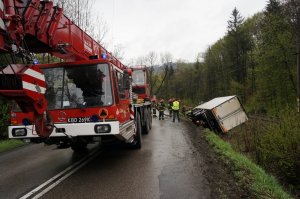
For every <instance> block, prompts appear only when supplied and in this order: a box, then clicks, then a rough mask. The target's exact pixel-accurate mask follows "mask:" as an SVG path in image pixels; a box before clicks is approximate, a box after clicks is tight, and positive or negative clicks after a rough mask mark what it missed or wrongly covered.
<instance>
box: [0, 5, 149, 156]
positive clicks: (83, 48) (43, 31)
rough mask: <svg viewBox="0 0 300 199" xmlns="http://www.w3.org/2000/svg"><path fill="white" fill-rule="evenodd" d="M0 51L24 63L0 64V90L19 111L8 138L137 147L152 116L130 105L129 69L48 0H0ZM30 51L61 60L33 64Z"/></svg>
mask: <svg viewBox="0 0 300 199" xmlns="http://www.w3.org/2000/svg"><path fill="white" fill-rule="evenodd" d="M0 52H1V53H2V54H3V55H2V57H4V59H6V60H7V55H11V56H12V57H15V56H17V57H19V58H21V59H22V60H23V63H22V64H16V63H9V64H8V65H7V66H1V68H0V69H1V70H0V95H2V96H4V97H5V98H7V99H10V100H14V101H15V102H16V103H17V104H18V107H19V108H20V111H18V112H17V111H12V112H11V125H10V126H9V127H8V133H9V138H14V139H26V140H31V141H32V142H45V143H48V144H57V145H58V146H61V147H69V146H70V147H72V149H73V150H74V151H79V150H82V149H85V148H86V146H87V144H89V143H92V142H94V141H95V140H97V141H100V140H102V141H103V140H107V139H111V138H112V137H113V138H117V139H119V140H121V141H124V142H126V143H130V145H132V146H133V147H134V148H141V144H142V142H141V141H142V140H141V139H142V137H141V134H142V132H144V133H148V131H149V130H150V129H151V121H152V120H151V114H150V103H147V102H143V103H134V102H133V93H132V80H131V79H132V78H131V76H132V69H130V68H128V67H126V66H124V65H123V64H122V63H121V62H120V61H119V60H118V59H116V58H115V57H114V56H113V55H112V54H111V53H109V52H108V51H107V50H106V49H104V48H103V46H101V45H100V44H99V43H97V42H96V41H95V40H94V39H93V38H91V37H90V36H89V35H88V34H87V33H86V32H84V31H83V30H82V29H80V28H79V27H78V26H77V25H76V24H74V23H73V22H72V21H71V20H70V19H69V18H68V17H66V16H65V15H64V14H63V9H62V8H60V7H58V6H53V2H52V1H46V0H45V1H40V0H3V1H2V0H0ZM33 53H35V54H36V53H48V54H51V55H53V56H56V57H58V58H60V59H62V60H64V62H61V63H54V64H38V63H37V60H36V59H35V58H34V55H35V54H33ZM13 60H14V59H13Z"/></svg>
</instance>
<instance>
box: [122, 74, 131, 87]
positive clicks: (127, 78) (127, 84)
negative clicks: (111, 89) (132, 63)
mask: <svg viewBox="0 0 300 199" xmlns="http://www.w3.org/2000/svg"><path fill="white" fill-rule="evenodd" d="M130 79H131V78H130V76H129V73H128V71H127V70H125V71H124V74H123V82H124V89H126V90H128V89H129V88H130Z"/></svg>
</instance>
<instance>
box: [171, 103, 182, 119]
mask: <svg viewBox="0 0 300 199" xmlns="http://www.w3.org/2000/svg"><path fill="white" fill-rule="evenodd" d="M179 109H180V107H179V101H178V99H177V98H175V100H174V101H173V105H172V111H173V122H175V117H176V116H177V119H178V122H180V119H179Z"/></svg>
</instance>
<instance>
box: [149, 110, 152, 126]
mask: <svg viewBox="0 0 300 199" xmlns="http://www.w3.org/2000/svg"><path fill="white" fill-rule="evenodd" d="M148 113H149V129H150V130H151V129H152V115H151V109H149V110H148Z"/></svg>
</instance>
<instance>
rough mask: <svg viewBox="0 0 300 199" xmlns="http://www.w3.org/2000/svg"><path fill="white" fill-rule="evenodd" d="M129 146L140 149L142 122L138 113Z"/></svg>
mask: <svg viewBox="0 0 300 199" xmlns="http://www.w3.org/2000/svg"><path fill="white" fill-rule="evenodd" d="M131 146H132V148H133V149H140V148H141V147H142V124H141V116H140V114H139V113H138V114H137V116H136V134H135V137H134V140H133V142H132V143H131Z"/></svg>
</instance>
